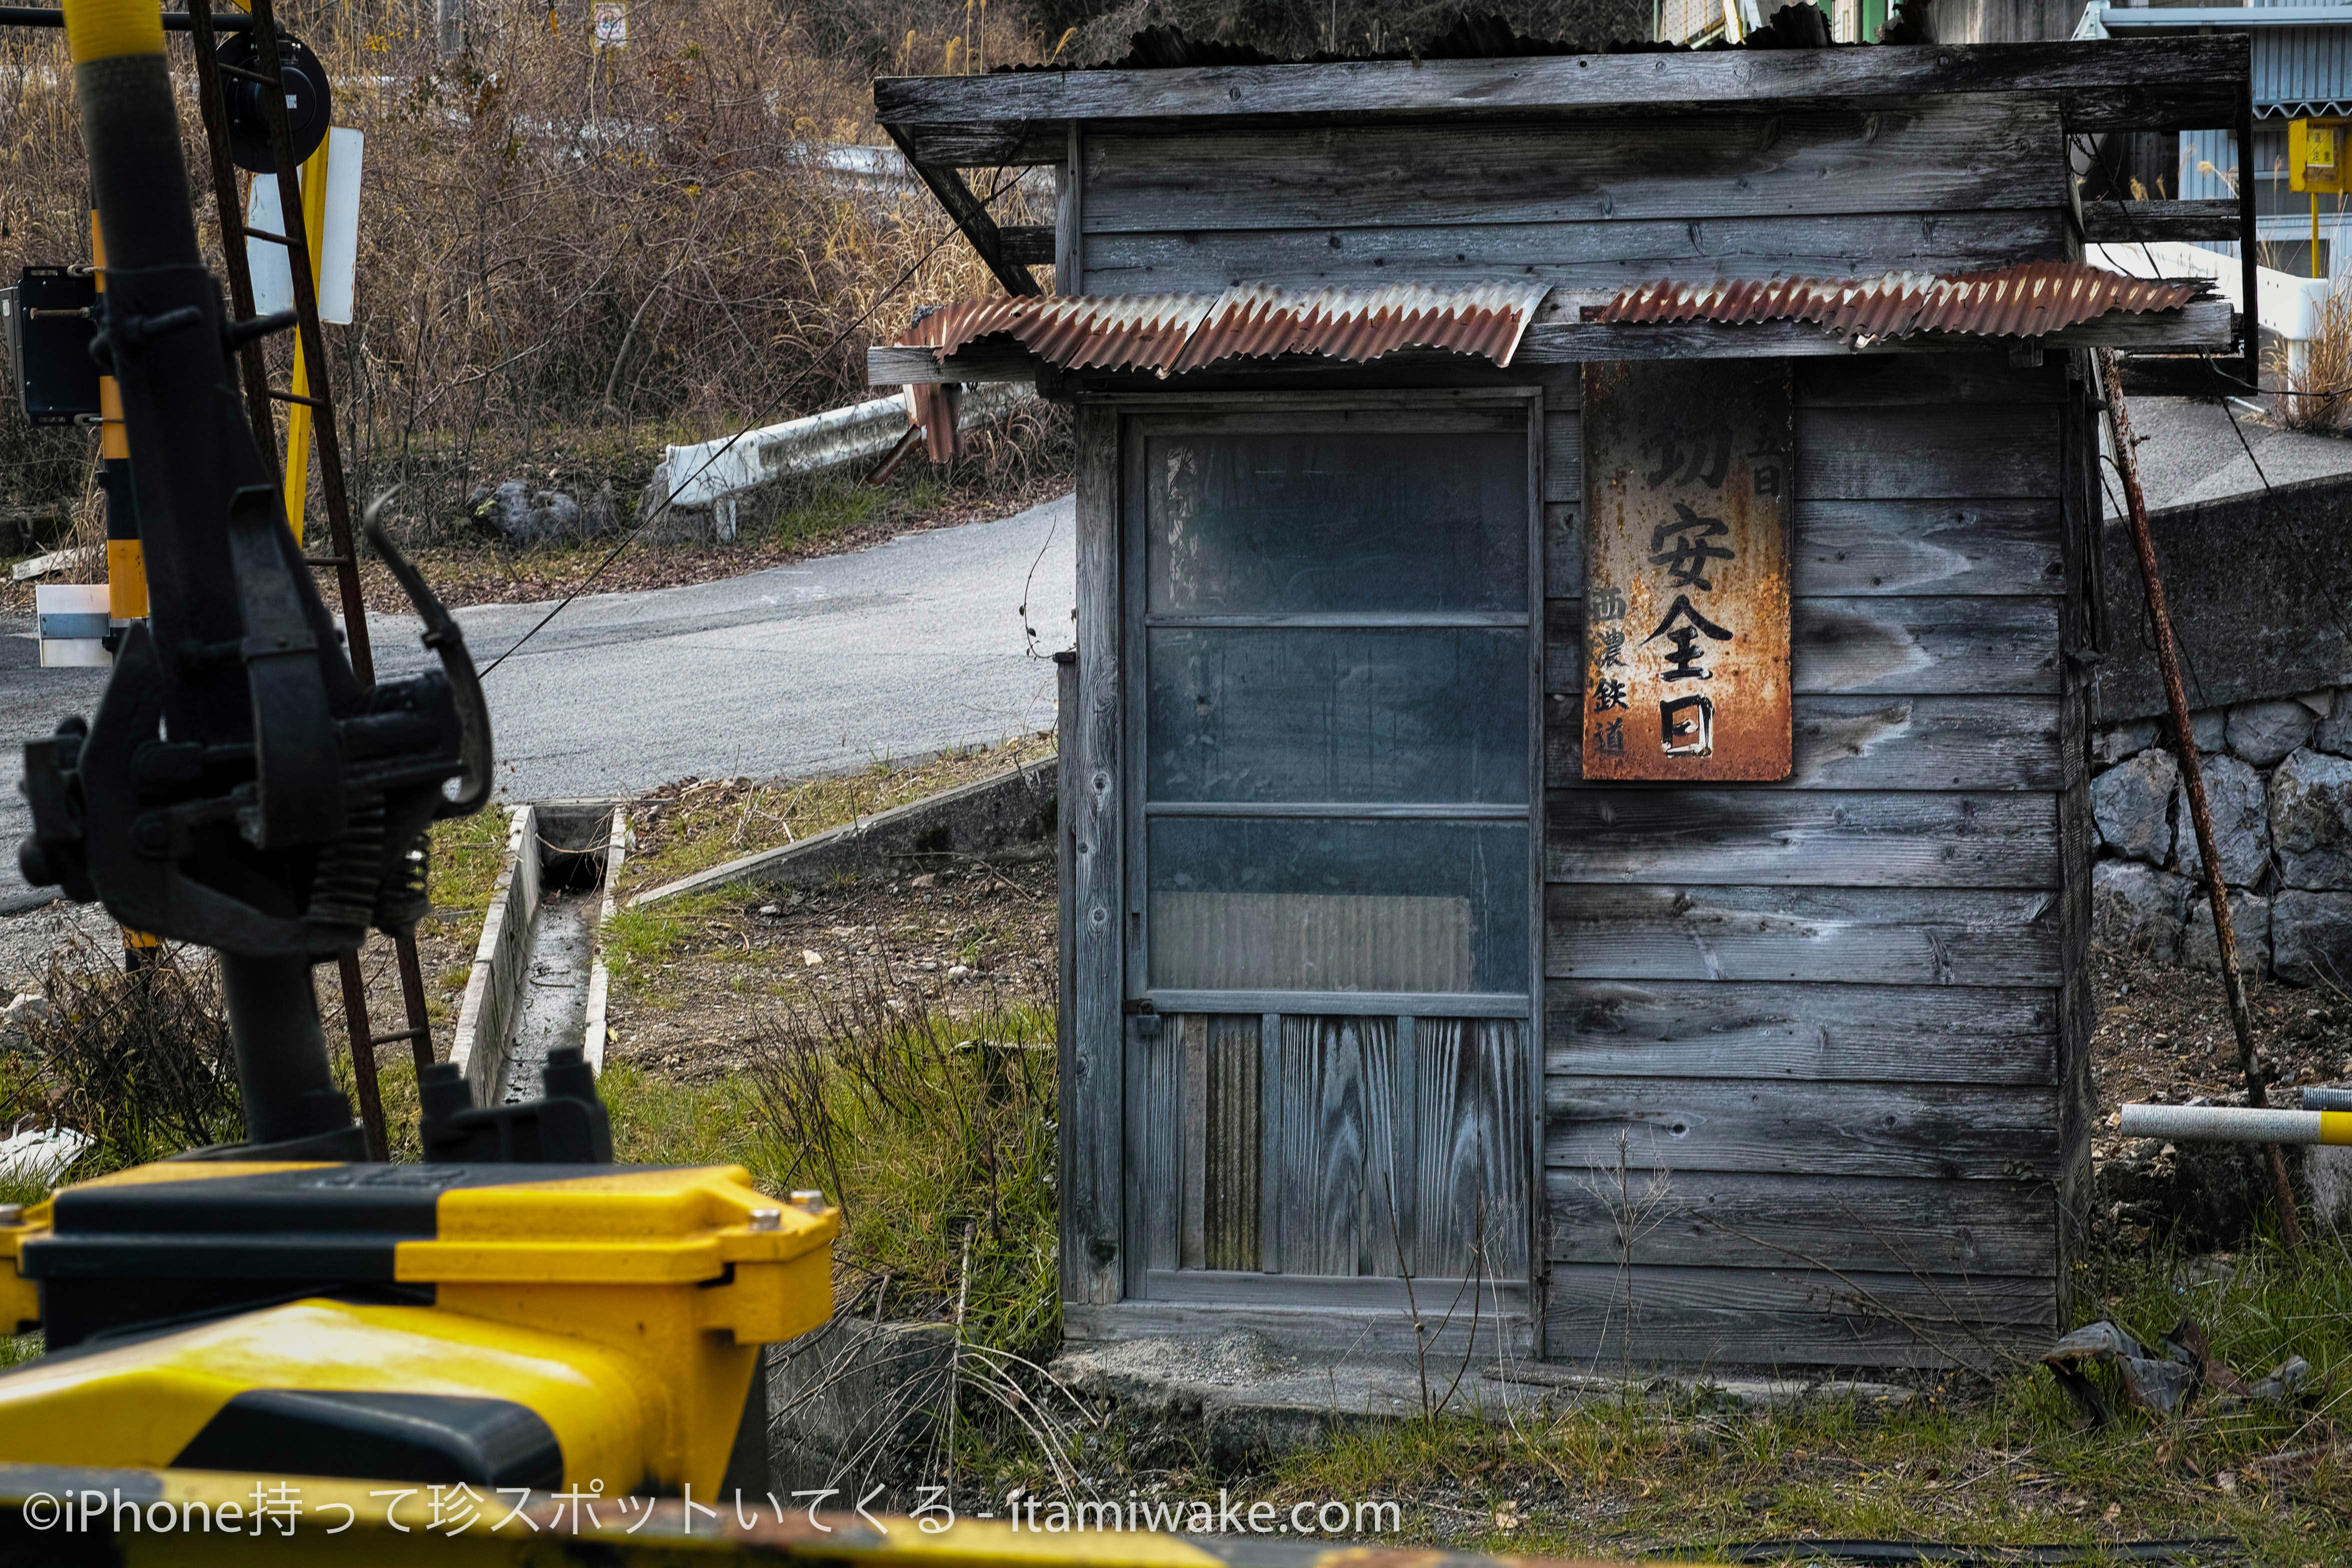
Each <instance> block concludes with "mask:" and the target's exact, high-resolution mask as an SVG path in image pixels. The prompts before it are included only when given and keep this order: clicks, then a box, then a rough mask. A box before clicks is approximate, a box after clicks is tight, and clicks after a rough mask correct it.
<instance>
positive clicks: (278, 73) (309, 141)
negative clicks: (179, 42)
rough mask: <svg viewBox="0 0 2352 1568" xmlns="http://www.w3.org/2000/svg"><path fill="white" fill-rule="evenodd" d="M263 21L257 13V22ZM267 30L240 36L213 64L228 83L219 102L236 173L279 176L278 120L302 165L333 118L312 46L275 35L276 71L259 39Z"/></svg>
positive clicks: (329, 96) (223, 47)
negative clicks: (225, 120)
mask: <svg viewBox="0 0 2352 1568" xmlns="http://www.w3.org/2000/svg"><path fill="white" fill-rule="evenodd" d="M260 16H261V13H259V12H256V13H255V17H256V20H257V21H258V20H259V18H260ZM266 30H268V29H265V28H263V27H261V26H256V27H255V28H254V30H253V31H251V32H247V33H240V34H238V35H236V37H232V38H230V39H229V40H228V41H227V42H226V43H224V44H222V45H220V46H219V47H218V48H217V49H216V50H215V52H214V60H213V66H214V69H215V71H216V72H217V73H218V75H219V76H220V77H221V78H223V79H224V80H223V81H222V84H221V102H222V105H223V107H224V109H225V110H226V118H227V121H228V146H229V153H230V154H231V155H232V156H233V157H235V158H236V166H237V167H238V168H240V169H249V170H251V171H252V172H253V173H255V174H278V159H277V155H276V153H275V152H274V150H273V138H274V136H275V134H276V130H277V125H276V122H277V121H278V120H279V119H281V118H282V119H283V120H284V121H285V123H286V131H287V134H288V136H289V139H290V142H291V144H292V151H293V154H294V162H295V163H296V164H298V165H299V164H300V163H301V162H302V161H303V160H304V159H305V158H308V157H309V156H310V154H311V153H315V152H317V151H318V150H319V143H320V142H324V141H325V140H326V139H327V128H328V127H329V126H330V125H331V124H332V123H333V122H334V114H335V105H334V94H333V89H331V88H330V87H329V86H328V82H327V68H326V67H325V66H323V65H320V63H319V57H318V56H316V55H314V54H312V53H311V52H310V45H308V44H306V43H304V42H303V41H302V40H301V39H299V38H297V37H293V36H291V35H290V34H286V33H278V34H277V35H276V37H275V40H274V41H275V43H276V45H277V48H278V60H277V68H276V69H275V70H274V71H273V70H271V69H269V68H268V62H267V61H265V60H264V58H262V53H261V51H262V47H263V46H262V42H261V35H262V33H263V32H264V31H266ZM273 105H274V106H275V108H274V110H273V107H272V106H273Z"/></svg>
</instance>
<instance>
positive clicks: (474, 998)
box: [449, 800, 628, 1106]
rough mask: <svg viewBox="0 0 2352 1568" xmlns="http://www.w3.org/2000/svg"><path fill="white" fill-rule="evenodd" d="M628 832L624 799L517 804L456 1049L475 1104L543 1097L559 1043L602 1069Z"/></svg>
mask: <svg viewBox="0 0 2352 1568" xmlns="http://www.w3.org/2000/svg"><path fill="white" fill-rule="evenodd" d="M627 842H628V819H627V817H626V816H625V814H624V813H623V812H622V810H621V808H620V805H619V804H618V803H617V802H614V801H607V800H599V801H578V800H567V801H548V802H544V803H541V804H539V805H520V806H517V807H515V808H514V813H513V816H512V819H511V822H510V824H509V827H508V830H507V852H506V863H505V865H504V866H503V867H502V868H500V870H499V880H498V885H497V886H496V887H495V888H494V889H492V890H491V893H490V908H489V912H488V915H487V916H486V917H485V918H484V920H483V921H482V938H481V942H479V943H478V945H477V946H476V947H475V949H474V972H473V974H472V975H471V976H470V977H469V978H468V979H467V983H466V1001H465V1005H464V1006H463V1007H462V1008H461V1009H460V1010H459V1012H458V1014H457V1044H456V1046H455V1047H453V1048H452V1050H451V1051H450V1053H449V1059H450V1061H451V1062H453V1063H455V1064H456V1066H457V1070H458V1071H459V1073H460V1074H462V1075H463V1077H464V1078H465V1080H466V1083H467V1087H468V1088H470V1089H472V1090H473V1091H474V1103H475V1104H476V1105H485V1106H488V1105H510V1104H513V1103H514V1102H516V1101H518V1100H530V1099H534V1098H536V1097H537V1096H538V1094H539V1092H540V1073H541V1069H542V1068H545V1067H546V1065H547V1053H548V1052H549V1051H551V1050H552V1049H554V1048H555V1047H559V1046H578V1047H581V1049H582V1053H583V1055H584V1056H585V1058H587V1062H588V1066H589V1067H590V1068H591V1069H593V1070H595V1071H598V1072H602V1071H603V1070H604V1005H605V998H606V995H607V993H608V991H609V988H610V985H611V977H610V974H609V973H608V972H607V970H606V968H605V965H604V948H603V943H602V938H601V933H602V931H603V929H604V921H605V920H606V919H607V918H608V917H610V916H611V914H612V912H613V884H614V880H615V879H617V878H618V877H619V876H620V872H621V860H622V858H623V855H624V854H625V850H626V847H627Z"/></svg>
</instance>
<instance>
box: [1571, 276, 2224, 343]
mask: <svg viewBox="0 0 2352 1568" xmlns="http://www.w3.org/2000/svg"><path fill="white" fill-rule="evenodd" d="M2201 291H2202V286H2201V284H2200V283H2199V282H2197V281H2189V282H2178V281H2158V280H2151V279H2142V278H2126V277H2123V276H2120V275H2119V274H2116V273H2113V272H2108V271H2105V270H2103V269H2101V268H2096V267H2085V266H2084V265H2082V264H2081V263H2079V262H2072V261H2029V262H2025V263H2023V264H2021V265H2020V266H2016V267H2002V268H1995V269H1994V270H1992V271H1990V272H1968V273H1962V274H1959V275H1958V276H1953V277H1942V276H1937V275H1936V274H1932V273H1923V272H1889V273H1887V274H1886V275H1885V276H1884V277H1880V278H1782V279H1774V280H1772V281H1770V282H1757V283H1748V282H1717V283H1670V282H1664V281H1660V282H1655V283H1643V284H1637V285H1635V286H1634V287H1633V288H1631V289H1625V290H1624V291H1623V292H1622V293H1620V294H1619V295H1618V296H1617V297H1616V298H1615V299H1614V300H1611V301H1610V302H1609V303H1608V304H1606V305H1601V306H1596V307H1592V308H1591V309H1588V310H1586V311H1585V312H1584V315H1585V319H1586V320H1588V321H1711V322H1716V323H1718V324H1724V325H1736V324H1739V323H1745V322H1756V321H1818V322H1820V323H1821V324H1822V326H1823V327H1826V328H1827V329H1829V330H1830V331H1832V332H1836V333H1839V334H1841V335H1848V336H1853V337H1868V338H1899V337H1905V336H1907V335H1908V334H1910V333H1912V332H1965V333H1969V334H1971V335H1974V336H1979V337H2002V338H2033V337H2041V336H2042V335H2043V334H2045V333H2048V332H2054V331H2059V330H2060V329H2062V328H2065V327H2071V326H2075V325H2078V324H2080V323H2081V322H2084V321H2093V320H2095V319H2096V318H2098V317H2100V316H2104V315H2105V314H2107V313H2108V312H2109V311H2111V310H2127V311H2144V310H2178V309H2179V307H2181V306H2183V305H2185V304H2187V303H2188V302H2189V300H2192V299H2195V298H2196V297H2197V296H2198V295H2199V294H2200V292H2201Z"/></svg>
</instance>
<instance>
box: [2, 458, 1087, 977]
mask: <svg viewBox="0 0 2352 1568" xmlns="http://www.w3.org/2000/svg"><path fill="white" fill-rule="evenodd" d="M1073 517H1074V509H1073V505H1072V502H1071V500H1070V499H1069V498H1068V497H1064V498H1063V499H1062V500H1057V501H1051V502H1048V503H1046V504H1045V505H1044V506H1040V507H1034V508H1032V509H1031V510H1027V511H1024V512H1021V513H1018V514H1017V515H1015V516H1013V517H1009V518H1004V519H1001V520H999V521H993V522H979V523H968V524H966V525H964V526H962V527H961V528H949V529H940V530H937V531H932V532H929V533H915V534H907V535H903V536H901V537H899V538H898V539H894V540H892V541H890V542H888V543H887V544H882V545H878V546H877V547H875V548H873V549H870V550H863V551H859V552H856V553H855V554H848V555H831V556H824V557H822V558H819V559H817V560H813V561H809V562H805V563H802V564H800V565H796V566H780V567H776V568H774V569H772V570H770V571H765V572H755V573H753V574H750V575H749V576H744V577H735V578H730V579H729V580H727V581H725V582H720V583H706V584H698V585H696V586H693V587H686V588H665V589H659V590H656V591H653V592H647V593H636V594H610V595H594V596H589V597H583V598H581V599H579V600H577V601H575V602H574V603H573V604H572V605H571V606H570V607H569V608H568V609H566V610H564V611H563V612H562V614H561V615H559V616H556V618H555V619H554V620H553V621H552V622H551V623H550V624H549V626H547V628H546V629H545V630H544V631H541V632H540V633H539V634H538V635H537V636H536V637H532V638H531V639H530V641H529V642H527V643H523V644H522V646H521V647H520V650H519V651H516V652H515V653H514V656H513V657H512V658H509V659H507V660H506V661H505V662H504V663H503V664H500V665H499V667H498V668H496V669H495V670H491V671H490V672H489V673H488V675H487V677H486V678H485V679H484V681H483V690H484V691H485V693H486V694H487V695H488V699H489V704H490V724H491V729H492V732H493V734H494V736H495V739H496V746H497V752H498V785H499V794H500V795H503V796H504V797H506V798H508V799H510V800H548V799H555V798H560V797H564V796H581V795H588V796H606V795H635V794H637V793H639V792H641V791H644V790H646V789H650V788H652V787H654V786H655V785H657V784H667V783H669V782H670V781H672V780H675V779H679V778H684V777H688V776H689V775H700V776H703V777H720V776H730V777H731V776H738V775H749V776H752V777H765V776H770V775H773V774H779V773H821V772H834V771H839V770H843V769H848V768H854V767H858V766H862V765H865V764H866V763H870V762H872V761H874V760H876V759H878V758H885V757H898V758H906V757H912V756H918V755H921V754H924V753H928V752H936V751H938V750H940V749H941V748H944V747H949V746H958V745H969V744H972V743H974V742H997V741H1001V740H1004V739H1006V738H1008V737H1010V736H1013V735H1017V734H1022V733H1026V732H1031V731H1039V730H1046V729H1051V728H1052V727H1053V723H1054V666H1053V663H1052V661H1051V659H1050V658H1047V657H1046V656H1047V655H1049V654H1050V653H1051V652H1052V651H1053V650H1055V649H1056V648H1062V647H1068V646H1070V640H1071V638H1070V611H1071V605H1072V601H1073V596H1074V587H1075V582H1076V554H1075V552H1074V550H1073V545H1072V521H1073ZM1033 567H1034V578H1033V576H1032V569H1033ZM1024 585H1025V587H1026V592H1027V593H1028V595H1029V597H1028V599H1027V603H1028V605H1029V616H1028V624H1029V625H1030V626H1034V627H1035V628H1036V630H1037V638H1036V644H1035V650H1034V657H1033V656H1032V652H1031V649H1030V646H1029V643H1028V640H1027V639H1026V638H1025V637H1024V633H1023V629H1022V627H1023V618H1022V615H1021V611H1020V606H1021V605H1022V604H1023V602H1024ZM552 607H553V605H551V604H541V605H478V606H476V607H474V608H472V609H467V610H461V611H459V612H458V613H457V618H458V621H459V623H460V625H462V626H464V628H465V632H466V640H467V646H468V647H470V648H471V649H472V650H473V653H474V657H475V660H476V662H477V664H478V665H481V666H485V667H487V666H488V665H489V664H490V663H491V662H492V661H493V660H495V659H497V658H499V656H500V655H502V654H504V653H506V652H507V651H508V650H509V649H510V648H514V647H516V644H517V643H518V642H519V641H520V639H521V638H522V637H523V635H524V634H525V633H526V632H528V631H529V630H530V627H531V626H534V625H536V624H537V623H538V622H539V621H540V620H541V618H542V617H543V616H545V615H546V614H547V612H548V611H549V610H550V609H551V608H552ZM369 627H370V633H371V636H372V637H373V646H374V647H375V650H376V668H377V670H378V673H379V674H381V675H385V676H391V675H397V674H403V673H406V672H408V671H411V670H415V669H417V668H424V667H425V663H426V661H427V659H428V658H429V656H428V655H426V654H425V651H424V650H423V648H422V647H420V646H419V645H418V642H417V633H418V630H419V627H418V625H417V623H416V622H415V620H414V619H411V618H407V617H403V616H370V617H369ZM0 630H5V632H7V633H11V634H14V635H5V636H0V737H26V738H28V737H31V736H36V735H40V734H45V733H47V731H49V730H50V729H52V728H53V727H54V726H55V724H56V722H57V720H58V717H59V716H60V715H61V714H64V713H68V712H79V713H84V714H88V713H89V712H91V711H93V710H95V709H96V707H97V703H98V699H99V694H100V691H101V689H103V687H104V685H105V676H106V672H105V671H103V670H79V669H74V670H65V669H42V668H38V662H39V661H38V654H37V647H36V645H35V644H34V642H33V640H32V637H31V635H30V634H31V627H30V626H29V625H28V624H27V617H23V616H19V617H16V620H15V623H14V624H13V625H7V626H0ZM5 770H6V771H7V772H9V773H14V772H15V771H16V763H15V761H14V759H13V758H12V759H10V760H9V761H8V762H7V763H5ZM29 826H30V823H29V817H28V816H27V814H26V809H25V805H24V802H23V800H22V798H21V797H20V796H19V795H17V793H16V791H15V790H13V789H8V790H5V793H0V912H6V911H8V910H12V909H20V908H22V907H24V905H25V904H26V902H27V901H28V900H31V899H32V898H33V897H35V895H34V894H33V892H32V890H31V889H27V888H26V885H25V881H24V879H23V878H22V877H21V876H20V875H19V874H18V873H17V870H16V855H15V854H14V852H13V850H14V847H15V845H16V841H17V840H18V839H19V838H21V837H23V836H24V835H25V833H26V831H28V829H29ZM0 945H5V944H0ZM0 967H5V966H0Z"/></svg>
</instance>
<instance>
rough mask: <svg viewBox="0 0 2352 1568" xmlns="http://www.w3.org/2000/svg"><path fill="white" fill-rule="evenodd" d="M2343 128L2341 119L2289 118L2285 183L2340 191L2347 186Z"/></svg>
mask: <svg viewBox="0 0 2352 1568" xmlns="http://www.w3.org/2000/svg"><path fill="white" fill-rule="evenodd" d="M2344 129H2345V122H2344V121H2341V120H2290V121H2287V123H2286V174H2287V183H2288V184H2290V185H2292V186H2293V187H2294V189H2296V190H2298V191H2317V192H2325V193H2327V194H2329V195H2343V194H2344V192H2345V190H2346V189H2347V186H2346V184H2345V174H2346V170H2345V167H2344V163H2345V158H2344V153H2345V145H2344Z"/></svg>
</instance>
